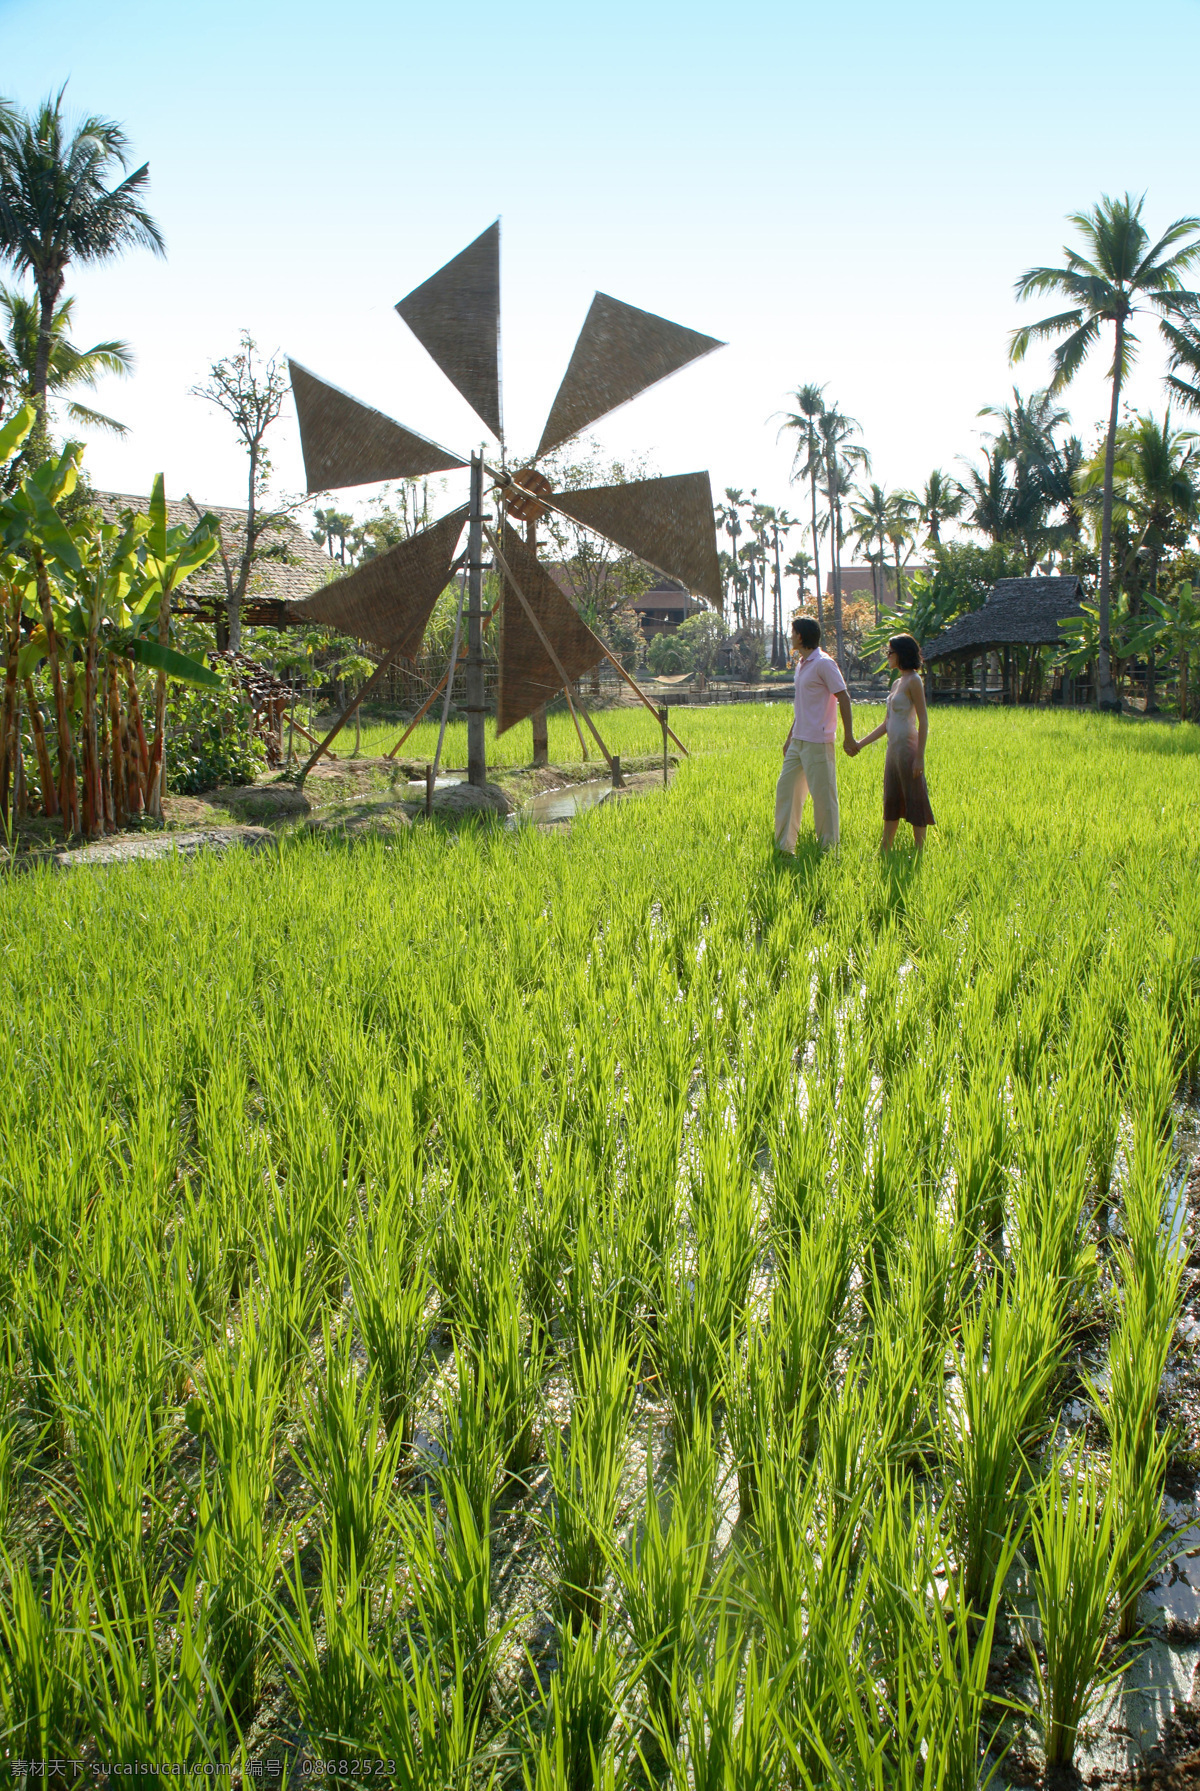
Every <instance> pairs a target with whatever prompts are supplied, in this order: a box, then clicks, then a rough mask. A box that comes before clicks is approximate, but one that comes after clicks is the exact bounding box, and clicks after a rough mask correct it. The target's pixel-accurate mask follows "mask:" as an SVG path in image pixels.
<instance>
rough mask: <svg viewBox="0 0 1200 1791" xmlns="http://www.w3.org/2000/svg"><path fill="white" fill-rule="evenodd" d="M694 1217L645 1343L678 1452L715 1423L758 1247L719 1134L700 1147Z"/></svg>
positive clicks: (751, 1213) (747, 1198)
mask: <svg viewBox="0 0 1200 1791" xmlns="http://www.w3.org/2000/svg"><path fill="white" fill-rule="evenodd" d="M693 1214H694V1221H695V1229H696V1237H695V1243H694V1245H693V1247H692V1248H691V1250H690V1251H689V1253H688V1256H687V1258H686V1259H684V1260H680V1261H678V1262H677V1263H676V1265H675V1272H674V1275H673V1277H672V1278H671V1280H670V1281H669V1282H668V1284H667V1288H666V1293H665V1298H664V1302H663V1308H662V1311H661V1312H660V1314H659V1315H658V1323H657V1325H656V1327H655V1329H654V1331H653V1333H652V1335H651V1336H650V1337H649V1338H648V1339H647V1346H648V1350H649V1353H650V1357H651V1361H652V1363H653V1366H654V1369H655V1371H656V1373H657V1375H658V1377H659V1380H660V1382H661V1384H662V1388H663V1391H664V1392H665V1394H666V1397H667V1402H668V1405H669V1406H670V1411H671V1421H672V1424H673V1427H674V1434H675V1440H676V1445H677V1447H679V1448H680V1449H683V1448H686V1447H687V1446H688V1445H689V1444H690V1442H691V1440H692V1439H693V1437H694V1436H696V1435H697V1434H700V1433H702V1432H703V1431H704V1429H705V1428H706V1427H707V1426H708V1425H710V1424H711V1422H712V1420H713V1416H714V1403H715V1401H716V1399H717V1397H718V1395H719V1393H720V1390H721V1386H722V1383H723V1380H724V1376H725V1365H726V1363H727V1361H728V1359H729V1350H730V1344H731V1342H732V1340H733V1338H734V1336H735V1334H736V1332H737V1329H738V1327H739V1326H740V1324H741V1322H742V1320H743V1317H744V1315H745V1311H746V1305H747V1301H748V1297H749V1290H750V1276H751V1273H752V1271H753V1268H754V1264H755V1261H756V1259H757V1256H758V1249H759V1238H758V1219H757V1213H756V1211H755V1205H754V1196H753V1190H752V1188H751V1185H750V1181H749V1178H748V1176H747V1175H746V1174H745V1173H744V1171H743V1170H742V1169H741V1168H740V1167H739V1166H738V1163H737V1160H736V1151H735V1146H734V1144H733V1141H732V1139H730V1138H729V1137H728V1135H727V1134H725V1133H723V1132H722V1133H717V1134H714V1135H713V1136H711V1137H710V1138H709V1139H707V1140H706V1141H705V1144H704V1146H703V1147H702V1155H701V1162H700V1174H699V1180H698V1181H697V1182H696V1184H695V1188H694V1192H693Z"/></svg>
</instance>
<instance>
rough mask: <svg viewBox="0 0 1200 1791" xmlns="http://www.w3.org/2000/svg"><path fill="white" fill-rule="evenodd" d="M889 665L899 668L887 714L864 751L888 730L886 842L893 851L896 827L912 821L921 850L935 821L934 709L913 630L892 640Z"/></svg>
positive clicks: (863, 743) (866, 741)
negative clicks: (929, 768) (930, 777)
mask: <svg viewBox="0 0 1200 1791" xmlns="http://www.w3.org/2000/svg"><path fill="white" fill-rule="evenodd" d="M887 662H888V668H889V670H891V671H893V672H896V673H898V674H899V675H898V677H897V678H896V681H895V683H894V684H893V685H892V688H891V691H890V693H889V695H888V701H887V716H886V718H885V720H884V721H883V722H881V724H880V725H879V727H877V728H876V729H875V731H874V733H871V734H868V735H866V737H865V738H864V739H862V740H860V741H859V742H858V745H859V748H860V750H861V748H862V747H864V746H870V744H871V742H872V741H873V740H879V739H882V737H883V735H884V734H886V735H887V757H886V759H885V760H884V762H883V845H882V850H883V851H885V852H888V851H890V850H891V846H892V842H893V841H894V839H895V837H896V829H897V827H899V825H900V823H901V821H907V822H908V823H909V825H910V826H911V828H912V830H913V839H914V841H915V842H916V847H917V851H918V852H919V851H920V850H921V848H922V846H923V845H924V844H925V829H926V828H927V827H933V826H935V825H936V823H935V821H934V818H933V810H932V809H931V808H930V806H929V790H928V788H927V786H926V783H925V742H926V740H927V739H928V738H929V711H928V710H927V709H926V707H925V686H924V684H923V683H922V682H921V649H920V647H919V646H918V645H917V642H916V641H915V640H914V639H913V637H912V635H911V634H897V635H894V636H893V638H892V639H891V640H890V641H889V642H888V653H887Z"/></svg>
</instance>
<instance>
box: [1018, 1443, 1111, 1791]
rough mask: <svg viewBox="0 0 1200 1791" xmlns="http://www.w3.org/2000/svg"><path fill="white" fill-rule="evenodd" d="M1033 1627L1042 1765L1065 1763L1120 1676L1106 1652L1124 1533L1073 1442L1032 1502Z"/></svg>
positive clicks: (1056, 1460)
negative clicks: (1035, 1627) (1082, 1728)
mask: <svg viewBox="0 0 1200 1791" xmlns="http://www.w3.org/2000/svg"><path fill="white" fill-rule="evenodd" d="M1029 1531H1030V1542H1031V1544H1032V1549H1033V1557H1034V1564H1035V1568H1036V1590H1037V1611H1038V1634H1037V1637H1036V1640H1035V1639H1034V1638H1030V1653H1031V1655H1032V1657H1033V1671H1034V1677H1035V1680H1036V1682H1037V1691H1038V1709H1037V1716H1038V1725H1039V1728H1040V1730H1041V1737H1042V1748H1043V1751H1044V1753H1045V1756H1046V1765H1047V1766H1048V1767H1051V1768H1055V1767H1062V1766H1070V1765H1071V1764H1072V1762H1073V1761H1074V1758H1075V1747H1076V1741H1077V1738H1078V1734H1079V1725H1080V1723H1081V1722H1082V1721H1083V1720H1084V1718H1085V1717H1086V1715H1087V1714H1088V1711H1089V1710H1091V1709H1092V1708H1093V1707H1094V1705H1095V1704H1096V1702H1097V1700H1098V1699H1099V1697H1100V1696H1101V1695H1102V1693H1103V1692H1104V1691H1105V1690H1106V1689H1107V1687H1108V1686H1110V1685H1113V1684H1115V1683H1116V1681H1117V1680H1118V1679H1119V1678H1120V1676H1121V1674H1122V1672H1123V1671H1124V1669H1125V1665H1126V1661H1125V1658H1124V1655H1123V1654H1119V1653H1118V1654H1115V1655H1114V1654H1112V1653H1110V1652H1109V1649H1108V1643H1109V1637H1110V1634H1111V1631H1112V1606H1113V1602H1114V1598H1115V1596H1116V1592H1117V1580H1118V1572H1119V1566H1118V1564H1119V1562H1120V1560H1121V1557H1122V1554H1123V1553H1124V1551H1125V1547H1126V1540H1125V1537H1124V1536H1123V1535H1122V1534H1121V1533H1120V1532H1119V1531H1118V1530H1116V1528H1115V1525H1114V1513H1113V1507H1112V1505H1111V1504H1110V1503H1109V1502H1107V1501H1106V1500H1105V1499H1104V1497H1103V1495H1102V1489H1101V1483H1100V1476H1099V1475H1098V1473H1097V1472H1096V1470H1095V1468H1094V1467H1092V1466H1091V1465H1089V1464H1088V1463H1086V1462H1084V1461H1082V1460H1081V1459H1080V1456H1079V1452H1078V1450H1074V1451H1068V1452H1067V1453H1065V1454H1064V1455H1061V1456H1056V1457H1055V1458H1054V1459H1053V1460H1052V1461H1051V1463H1050V1466H1049V1469H1048V1471H1047V1473H1046V1474H1045V1476H1044V1478H1043V1479H1042V1480H1041V1482H1040V1483H1039V1485H1038V1486H1037V1488H1036V1489H1035V1491H1034V1494H1033V1497H1032V1499H1031V1502H1030V1520H1029Z"/></svg>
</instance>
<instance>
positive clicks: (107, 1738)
mask: <svg viewBox="0 0 1200 1791" xmlns="http://www.w3.org/2000/svg"><path fill="white" fill-rule="evenodd" d="M91 1590H92V1598H93V1608H94V1611H95V1617H94V1620H93V1622H92V1623H91V1624H90V1625H88V1626H87V1627H86V1629H85V1632H84V1662H85V1668H84V1670H85V1679H84V1709H85V1711H86V1721H87V1725H88V1729H89V1731H90V1733H91V1736H92V1738H93V1741H94V1743H95V1749H96V1761H97V1764H103V1765H104V1766H106V1767H108V1768H109V1770H110V1772H112V1773H113V1774H114V1776H115V1775H116V1774H118V1773H120V1772H121V1771H122V1769H124V1771H129V1770H131V1769H132V1770H133V1771H135V1772H136V1771H139V1770H140V1771H143V1772H144V1771H147V1770H148V1769H151V1768H154V1769H157V1768H158V1767H160V1766H161V1764H162V1762H163V1761H164V1760H170V1761H172V1762H174V1761H178V1762H179V1763H180V1764H181V1765H189V1766H197V1765H198V1766H200V1767H201V1768H202V1767H203V1765H204V1764H205V1763H207V1764H213V1763H215V1762H217V1761H221V1760H229V1759H230V1758H231V1755H232V1754H233V1752H234V1747H233V1746H231V1742H232V1741H234V1737H230V1736H229V1735H228V1734H227V1732H226V1729H225V1724H224V1722H223V1721H222V1720H221V1718H220V1716H219V1714H218V1713H217V1712H215V1711H214V1710H213V1708H212V1704H211V1701H210V1696H209V1685H208V1673H207V1669H206V1665H205V1654H206V1642H207V1636H206V1611H205V1607H204V1606H203V1605H201V1606H200V1607H199V1608H198V1607H197V1600H196V1586H195V1578H194V1575H193V1574H189V1575H188V1578H187V1579H186V1580H185V1582H184V1585H183V1587H182V1588H181V1590H180V1596H179V1603H178V1608H177V1610H176V1611H174V1612H173V1613H172V1621H171V1624H170V1639H169V1641H168V1643H167V1645H166V1647H164V1646H163V1635H162V1632H163V1631H165V1630H166V1627H167V1626H166V1624H165V1622H164V1619H163V1612H162V1604H161V1598H160V1596H159V1595H158V1594H157V1593H155V1592H154V1591H153V1590H152V1589H151V1587H150V1586H149V1584H147V1583H145V1582H143V1585H142V1587H141V1589H140V1591H141V1596H140V1597H138V1598H136V1599H134V1600H131V1601H127V1600H126V1597H125V1588H124V1587H122V1588H121V1590H120V1593H119V1595H118V1597H117V1598H116V1599H115V1600H113V1599H112V1598H111V1596H110V1595H109V1591H108V1588H107V1587H100V1586H96V1585H94V1584H93V1586H92V1588H91ZM235 1734H236V1731H235ZM240 1739H241V1736H240V1734H236V1740H238V1741H240Z"/></svg>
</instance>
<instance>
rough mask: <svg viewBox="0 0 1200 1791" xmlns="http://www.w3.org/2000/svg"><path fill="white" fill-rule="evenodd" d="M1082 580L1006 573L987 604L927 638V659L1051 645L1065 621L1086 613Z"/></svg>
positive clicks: (925, 649) (924, 648) (1057, 638)
mask: <svg viewBox="0 0 1200 1791" xmlns="http://www.w3.org/2000/svg"><path fill="white" fill-rule="evenodd" d="M1083 595H1084V590H1083V582H1082V580H1081V579H1079V578H1077V577H1076V576H1075V575H1074V574H1073V573H1072V574H1070V575H1069V576H1068V577H1065V578H1001V579H998V580H997V582H996V583H995V584H994V585H993V586H992V589H991V592H990V594H989V596H988V600H987V602H986V603H985V604H984V606H983V608H982V609H975V610H972V611H971V612H970V613H969V614H968V615H965V616H960V617H959V618H958V620H957V622H951V624H950V626H949V628H947V629H946V630H945V632H944V633H943V634H939V635H938V636H937V638H936V639H935V640H932V641H929V642H927V643H925V644H924V645H923V647H922V652H923V653H924V655H925V658H926V660H936V659H955V658H957V657H958V656H959V655H960V654H963V653H990V652H991V651H992V650H993V649H995V648H1001V647H1051V646H1056V645H1057V643H1058V642H1059V641H1061V639H1062V629H1061V628H1060V627H1059V623H1060V622H1065V621H1066V620H1067V619H1068V618H1069V617H1071V616H1079V615H1082V614H1083V611H1082V609H1081V608H1080V599H1081V598H1082V597H1083Z"/></svg>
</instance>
